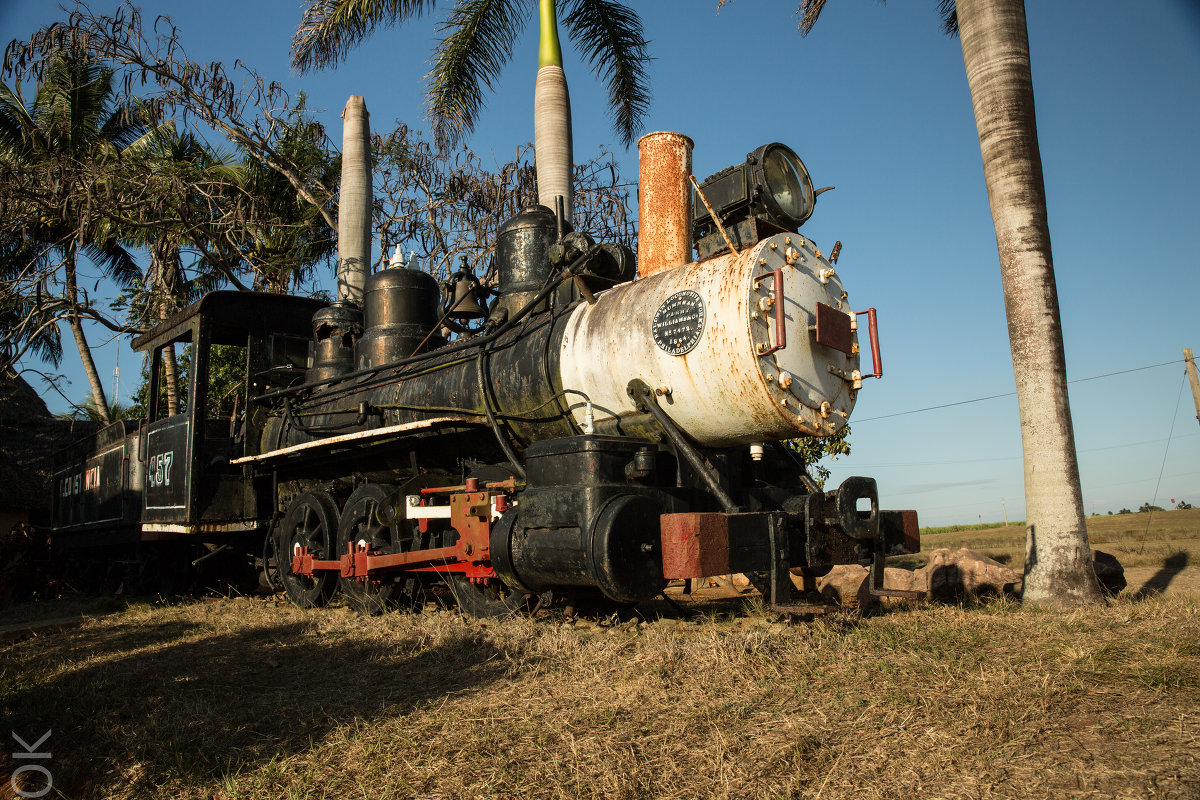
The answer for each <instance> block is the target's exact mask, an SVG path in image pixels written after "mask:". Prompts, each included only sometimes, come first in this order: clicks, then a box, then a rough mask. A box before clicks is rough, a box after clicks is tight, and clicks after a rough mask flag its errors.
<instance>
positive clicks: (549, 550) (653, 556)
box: [52, 143, 919, 616]
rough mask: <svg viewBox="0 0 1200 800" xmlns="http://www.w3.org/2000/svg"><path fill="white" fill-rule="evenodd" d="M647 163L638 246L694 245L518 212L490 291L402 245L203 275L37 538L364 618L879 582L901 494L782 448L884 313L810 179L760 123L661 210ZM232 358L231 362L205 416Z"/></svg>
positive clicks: (855, 377) (913, 529)
mask: <svg viewBox="0 0 1200 800" xmlns="http://www.w3.org/2000/svg"><path fill="white" fill-rule="evenodd" d="M685 177H686V176H682V177H680V176H677V177H676V179H675V180H676V183H678V182H679V181H680V180H682V179H683V178H685ZM642 180H643V185H642V188H641V195H642V199H643V203H644V204H643V208H642V210H641V238H642V241H643V242H646V243H650V242H653V241H655V237H656V236H657V235H658V234H659V233H665V235H667V236H672V235H674V236H678V231H679V230H682V231H683V234H684V247H685V249H683V250H680V249H679V248H678V247H676V248H675V250H674V251H673V253H671V252H669V253H668V254H667V255H666V256H662V255H658V256H653V255H648V254H647V250H646V249H645V248H643V249H642V253H641V254H640V261H641V263H640V264H639V263H638V261H639V258H638V257H635V255H634V253H633V252H632V251H631V250H630V249H629V248H627V247H624V246H621V245H617V244H613V243H604V242H600V243H597V242H595V241H594V240H593V239H592V238H591V237H590V236H588V235H586V234H585V233H580V232H576V231H573V230H572V229H571V226H570V224H569V221H568V220H566V219H564V215H563V214H562V210H561V206H560V208H558V209H554V210H552V209H550V208H548V207H545V206H533V207H530V208H527V209H525V210H524V211H522V212H520V213H519V214H517V215H516V216H515V217H513V218H512V219H510V220H508V221H507V222H505V223H504V225H503V226H502V227H501V228H500V230H499V233H498V236H497V240H496V245H495V252H494V260H495V275H496V276H497V280H496V282H495V285H494V286H491V287H485V286H482V285H481V284H480V282H479V281H477V280H476V279H475V278H474V276H473V275H472V274H471V272H470V271H469V270H467V269H465V268H464V269H463V270H460V271H459V273H458V274H456V275H455V276H453V277H452V279H451V280H450V281H448V282H447V283H446V285H444V286H443V285H439V283H438V282H437V281H436V280H435V279H434V278H433V277H431V276H430V275H429V274H427V273H425V272H421V271H418V270H414V269H408V268H406V267H405V266H403V265H401V264H395V265H394V266H392V267H391V268H386V269H381V270H380V271H378V272H376V273H375V274H373V275H371V276H369V277H368V278H367V279H366V283H365V287H364V293H363V301H362V304H361V307H360V306H359V305H357V304H354V303H350V302H346V301H337V302H334V303H331V304H325V303H321V302H318V301H315V300H312V299H307V298H299V297H290V296H282V295H269V294H258V293H245V292H228V291H218V292H213V293H211V294H208V295H206V296H205V297H204V298H202V299H201V300H200V301H198V302H197V303H195V304H193V305H191V306H189V307H188V308H185V309H183V310H181V311H180V312H178V313H177V314H175V315H174V316H173V317H171V318H170V319H168V320H166V321H164V322H163V323H162V324H160V325H158V326H157V327H156V328H154V329H153V330H151V331H149V332H148V333H146V334H145V335H143V336H140V337H139V338H137V339H136V340H135V341H134V347H135V348H136V349H138V350H141V351H144V352H146V353H147V354H148V356H149V374H150V391H149V398H150V404H149V408H148V419H147V420H146V421H145V422H144V423H142V424H141V425H140V426H138V427H136V429H135V428H134V427H132V426H130V425H129V424H128V423H116V424H114V425H113V426H111V427H108V428H105V429H103V430H101V431H100V432H99V433H98V434H97V435H96V436H95V437H94V438H93V439H90V440H87V441H84V442H81V443H79V444H77V445H76V446H75V447H73V448H72V449H70V450H69V451H67V452H65V453H64V454H63V457H62V458H61V460H60V463H59V466H58V468H57V472H56V476H55V481H56V484H55V498H54V508H53V513H52V518H53V531H52V535H53V540H54V542H55V544H56V545H57V546H59V547H60V548H63V549H65V550H75V551H76V552H87V553H95V552H99V550H100V549H101V548H104V547H114V546H122V547H125V548H126V551H125V552H128V553H132V554H133V555H132V556H130V558H132V559H134V560H135V561H136V562H137V564H139V565H140V567H141V568H142V569H143V570H151V571H153V570H156V569H157V570H166V569H167V567H165V566H163V565H164V564H165V563H167V562H165V561H163V560H161V557H159V560H157V561H156V560H155V558H156V557H155V556H154V554H155V553H160V554H161V553H176V554H180V553H183V554H184V555H183V556H182V558H183V559H185V560H187V561H188V563H189V564H191V565H198V564H200V563H202V562H203V561H204V560H205V559H208V558H213V557H216V556H217V555H218V554H222V553H223V554H225V555H226V556H228V554H230V553H233V554H237V555H238V557H239V558H241V559H242V560H243V561H246V562H250V561H251V560H253V563H256V564H257V565H258V566H259V567H262V568H263V569H264V570H265V571H267V572H268V573H269V574H272V575H274V576H275V578H274V579H275V580H277V581H278V582H279V584H281V585H282V588H283V589H284V590H285V591H286V594H287V597H288V598H289V599H290V600H291V601H292V602H293V603H295V604H296V605H298V606H303V607H309V606H317V605H321V604H323V603H325V602H327V601H328V600H329V599H330V598H331V597H333V595H334V594H335V593H336V592H338V591H340V592H341V593H342V594H343V595H344V596H345V597H346V599H347V600H348V601H349V602H350V603H351V604H353V605H354V606H356V607H358V608H360V609H362V610H364V611H375V610H380V609H384V608H387V607H391V606H395V605H399V604H402V603H404V602H405V601H406V600H411V599H413V598H415V597H419V596H420V595H421V593H422V592H423V591H426V590H427V589H429V587H431V586H433V585H435V584H436V585H441V586H445V587H447V588H448V589H449V592H450V593H451V594H452V595H453V598H454V600H455V601H456V602H457V604H458V605H459V606H460V607H461V608H462V609H463V611H464V612H466V613H468V614H472V615H481V616H487V615H496V614H503V613H507V612H509V611H511V610H513V609H516V608H518V607H520V606H522V605H523V604H525V603H527V602H529V601H530V599H531V598H533V597H541V598H546V597H547V596H548V595H547V593H551V594H550V595H549V596H553V595H559V596H561V595H564V594H575V593H588V592H590V593H593V594H599V595H602V596H603V597H604V598H607V599H609V600H611V601H616V602H619V603H634V602H638V601H642V600H646V599H648V598H652V597H654V596H656V595H658V594H659V593H660V592H662V591H663V590H664V588H665V587H666V585H667V584H668V582H669V581H671V580H676V579H695V578H702V577H705V576H714V575H724V574H729V573H745V574H747V575H749V576H751V578H752V580H753V581H754V582H755V583H756V585H757V586H758V587H759V588H760V589H761V590H762V591H763V593H764V594H765V595H766V597H767V599H768V600H769V602H770V603H771V604H773V605H775V606H777V607H780V608H788V607H793V606H794V605H795V603H796V602H797V598H796V595H795V593H794V592H795V590H794V588H793V582H792V580H791V575H790V573H791V571H792V570H793V569H794V568H804V569H807V570H809V571H811V572H813V573H819V572H820V571H821V570H823V569H828V568H829V567H830V566H831V565H834V564H841V563H855V562H859V563H870V564H871V565H872V583H871V585H872V589H873V591H875V592H877V593H878V592H884V589H883V587H882V580H881V579H882V572H883V570H882V559H883V557H884V556H885V555H888V554H892V553H900V552H916V551H917V550H919V540H918V537H917V524H916V515H915V512H909V511H882V510H880V508H879V500H878V494H877V489H876V484H875V481H874V480H872V479H869V478H862V477H852V478H849V479H847V480H845V481H844V482H843V483H842V484H841V485H840V486H839V487H837V488H836V489H834V490H832V491H822V490H821V488H820V487H819V486H817V485H816V484H815V483H814V482H813V481H812V479H811V478H810V477H809V476H808V474H807V472H806V469H805V465H804V464H803V463H802V462H801V461H800V460H799V459H798V458H797V455H796V453H795V452H793V451H792V450H791V449H789V448H788V447H787V446H786V444H785V443H786V441H787V440H791V439H795V438H797V437H806V436H816V437H819V436H828V435H831V434H834V433H836V432H837V431H838V430H840V429H841V428H842V426H844V425H845V424H846V422H847V420H848V418H849V416H850V413H851V411H852V410H853V407H854V403H855V399H856V397H857V394H858V392H859V391H860V389H861V388H862V385H863V380H864V379H865V378H869V377H879V376H880V375H881V374H882V366H881V362H880V356H879V349H878V336H877V328H876V316H875V310H874V309H869V310H868V311H858V312H855V311H853V310H852V307H851V306H850V305H849V303H848V299H847V294H846V291H845V290H844V288H843V285H842V281H841V278H840V276H838V274H837V271H836V269H835V267H834V262H836V258H837V254H836V253H833V254H831V255H832V258H827V257H826V256H825V255H824V254H823V253H822V252H821V251H820V250H819V249H818V248H817V247H816V246H815V245H814V244H813V242H811V241H810V240H808V239H807V238H806V237H805V236H803V235H801V234H800V233H799V228H800V226H801V225H802V224H803V223H804V221H805V220H806V219H807V218H808V217H809V215H810V214H811V213H812V210H813V208H814V206H815V200H816V196H817V194H819V190H814V189H813V185H812V182H811V179H810V178H809V175H808V172H807V170H806V169H805V167H804V165H803V163H802V162H801V161H800V159H799V158H798V157H797V156H796V155H795V153H794V152H792V151H791V150H790V149H789V148H787V147H785V146H784V145H781V144H777V143H775V144H770V145H765V146H764V147H760V148H758V149H757V150H755V151H754V152H752V153H751V154H749V156H748V157H747V160H746V162H744V163H741V164H737V165H734V166H733V167H730V168H728V169H726V170H722V171H721V172H719V173H717V174H716V175H714V176H712V177H711V178H709V179H708V180H706V181H704V182H703V183H702V184H696V188H697V189H698V191H697V192H695V193H694V199H691V197H692V193H691V192H690V187H688V186H686V185H684V186H683V187H682V190H681V189H680V187H679V186H677V185H676V186H672V187H671V188H672V190H673V191H674V192H675V194H676V195H677V196H682V197H684V198H685V200H684V203H685V205H684V207H683V209H682V212H672V213H673V214H674V216H675V217H676V219H669V218H667V217H668V214H667V213H666V212H660V211H659V210H657V209H656V208H654V207H649V208H647V207H646V205H645V203H646V202H650V203H651V206H652V205H653V198H654V197H655V196H656V195H655V193H654V192H652V191H650V187H649V185H648V184H647V179H646V177H645V176H644V175H643V179H642ZM659 195H661V192H660V193H659ZM680 216H682V218H679V217H680ZM693 246H694V247H695V249H696V252H698V254H699V258H698V260H695V261H693V260H691V258H692V249H693ZM647 247H650V248H652V245H650V244H647ZM668 249H669V248H668ZM635 272H637V273H639V274H638V276H637V278H636V279H635ZM489 295H494V300H492V301H491V302H488V296H489ZM862 318H865V321H866V322H867V330H868V332H869V341H870V348H871V352H872V362H873V363H872V365H873V367H874V371H873V372H872V373H871V374H868V375H864V374H863V373H862V372H861V370H860V357H861V354H860V350H859V333H860V328H859V325H858V322H859V320H860V319H862ZM179 345H184V346H187V350H188V352H189V353H190V375H189V384H188V387H187V392H186V396H187V402H186V404H185V407H184V408H182V409H181V410H178V412H177V413H173V414H172V413H167V411H168V409H167V408H166V407H165V403H164V402H163V401H162V400H161V398H160V394H161V392H160V386H161V384H162V383H163V381H164V369H165V364H166V362H167V358H166V356H167V352H166V351H167V350H168V349H170V350H172V351H173V350H174V348H175V347H176V346H179ZM231 353H232V354H233V355H232V358H233V360H234V361H236V362H237V363H238V364H240V365H241V373H242V374H243V376H244V377H243V378H242V381H241V383H240V384H238V385H237V386H236V388H235V390H234V395H235V397H236V398H237V400H236V402H235V406H236V410H235V411H234V412H233V413H231V414H229V415H228V416H226V415H225V414H224V413H223V412H222V413H221V414H220V415H218V414H216V413H214V412H213V410H212V409H213V407H214V403H213V402H212V401H213V395H214V394H215V393H216V391H217V390H216V388H215V385H216V381H215V379H214V375H215V366H214V365H215V363H216V361H217V360H218V354H220V360H223V361H225V362H228V361H229V360H230V358H231V356H230V354H231ZM201 545H203V547H201ZM178 566H179V563H178V557H177V561H176V563H175V566H173V567H171V568H172V569H174V568H175V567H178ZM182 566H183V567H185V568H186V567H187V566H188V564H182Z"/></svg>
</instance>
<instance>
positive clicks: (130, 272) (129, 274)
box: [82, 238, 142, 288]
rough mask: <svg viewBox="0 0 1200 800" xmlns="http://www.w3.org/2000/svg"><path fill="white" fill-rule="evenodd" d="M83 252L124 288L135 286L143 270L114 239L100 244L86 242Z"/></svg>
mask: <svg viewBox="0 0 1200 800" xmlns="http://www.w3.org/2000/svg"><path fill="white" fill-rule="evenodd" d="M82 252H83V254H84V255H85V256H87V257H88V260H90V261H91V262H92V263H93V264H95V265H96V266H98V267H100V268H101V269H102V270H104V274H105V275H106V276H107V277H109V278H110V279H111V280H112V281H113V283H115V284H117V285H118V286H120V287H122V288H126V287H129V286H132V285H134V283H136V282H137V280H138V279H139V278H141V276H142V269H141V267H139V266H138V263H137V261H135V260H134V258H133V256H132V255H131V254H130V253H129V251H128V250H126V249H125V248H124V247H122V246H121V244H120V243H119V242H117V241H116V240H115V239H114V238H108V239H106V240H103V241H100V242H84V244H83V247H82Z"/></svg>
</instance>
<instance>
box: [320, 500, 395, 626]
mask: <svg viewBox="0 0 1200 800" xmlns="http://www.w3.org/2000/svg"><path fill="white" fill-rule="evenodd" d="M392 500H393V498H392V492H391V490H390V488H388V487H384V486H380V485H379V484H376V483H365V484H363V485H362V486H360V487H358V488H357V489H355V490H354V494H352V495H350V499H349V500H347V501H346V507H345V508H344V509H342V518H341V522H339V523H338V534H337V551H336V552H337V553H338V554H339V555H340V554H342V553H345V552H346V550H347V548H348V546H349V544H350V543H351V542H356V543H358V544H365V545H368V546H369V547H370V548H371V549H373V550H377V551H379V552H381V553H396V552H399V551H400V550H401V549H402V548H401V546H400V544H401V543H400V536H399V535H398V533H399V531H398V529H397V527H396V524H397V520H396V509H395V508H394V507H393V506H392ZM385 522H386V523H389V524H385ZM399 524H400V525H404V524H405V523H404V522H403V521H402V520H401V521H400V522H399ZM339 585H340V586H341V590H342V594H343V595H345V597H346V600H347V601H348V602H349V603H350V605H351V606H353V607H354V609H355V610H357V611H359V612H360V613H363V614H382V613H383V612H385V611H387V610H388V609H390V608H392V607H394V606H395V605H397V603H398V602H399V600H400V598H401V596H402V595H403V594H404V586H403V584H401V583H398V582H397V579H396V578H394V577H390V576H388V577H385V578H384V582H383V583H375V582H373V581H360V580H358V579H357V578H341V579H340V584H339Z"/></svg>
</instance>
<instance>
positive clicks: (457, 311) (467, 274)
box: [448, 258, 487, 320]
mask: <svg viewBox="0 0 1200 800" xmlns="http://www.w3.org/2000/svg"><path fill="white" fill-rule="evenodd" d="M449 289H450V291H449V292H448V294H449V295H450V298H451V299H450V306H449V308H448V316H449V318H450V319H455V320H470V319H483V318H484V317H486V316H487V309H486V308H485V307H484V306H483V304H481V303H480V302H479V298H480V296H481V295H482V294H483V293H484V292H485V291H486V290H485V289H484V288H483V287H482V286H480V285H479V279H478V278H476V277H475V275H474V274H473V273H472V272H471V271H470V270H469V269H467V266H466V259H465V258H464V259H463V266H462V268H461V269H459V271H458V272H456V273H454V274H453V275H451V276H450V283H449Z"/></svg>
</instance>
